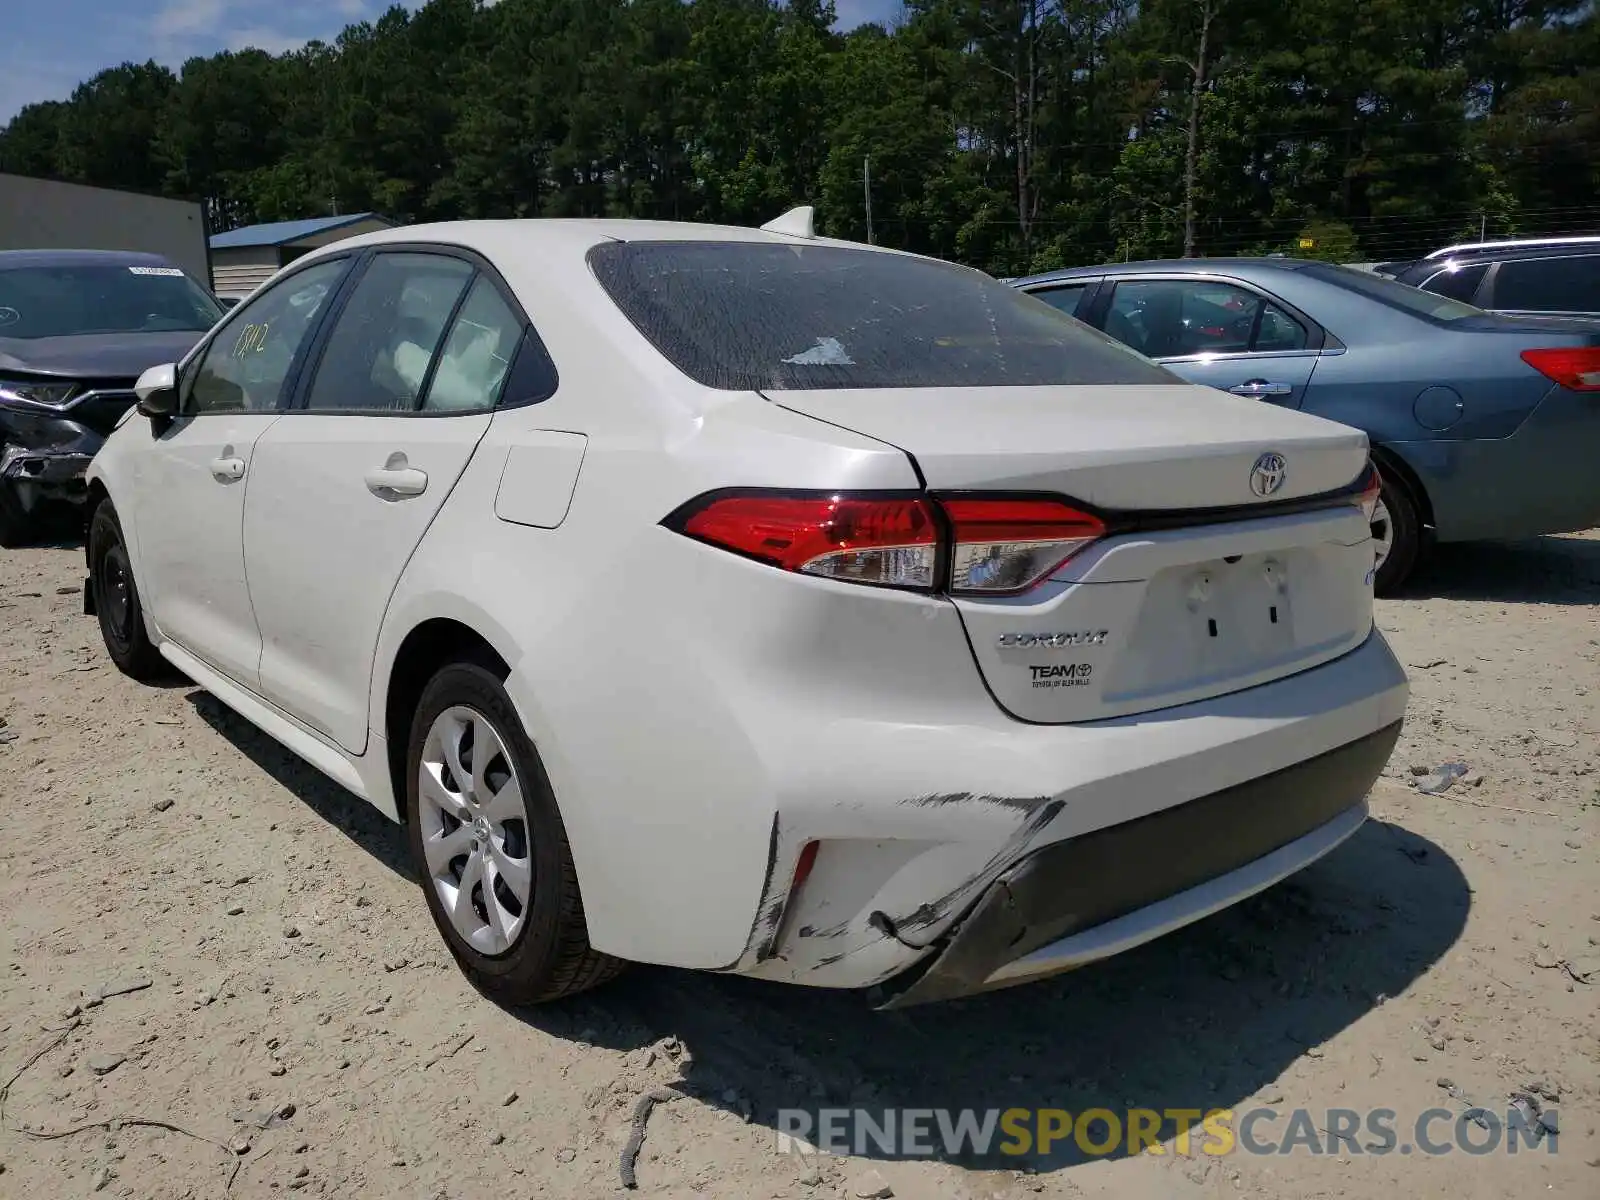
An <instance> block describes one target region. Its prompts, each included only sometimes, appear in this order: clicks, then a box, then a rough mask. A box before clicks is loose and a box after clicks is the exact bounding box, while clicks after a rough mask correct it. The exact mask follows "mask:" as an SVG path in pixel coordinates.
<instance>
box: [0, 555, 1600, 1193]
mask: <svg viewBox="0 0 1600 1200" xmlns="http://www.w3.org/2000/svg"><path fill="white" fill-rule="evenodd" d="M81 577H82V557H81V551H80V550H78V549H76V548H73V547H70V546H60V547H50V548H41V549H33V550H23V551H14V552H0V720H3V727H0V743H3V744H0V821H3V828H4V831H5V836H4V838H3V839H0V912H3V914H4V915H3V920H0V1083H4V1081H5V1080H7V1079H14V1082H13V1083H11V1084H10V1086H9V1087H8V1088H7V1089H6V1090H5V1092H4V1093H0V1095H3V1101H4V1103H3V1112H0V1164H3V1167H0V1171H3V1173H0V1196H3V1197H28V1198H36V1200H42V1198H46V1197H58V1196H62V1197H68V1196H70V1197H75V1196H81V1195H92V1194H95V1193H96V1192H103V1193H104V1194H105V1195H108V1196H121V1197H130V1196H131V1197H207V1198H209V1197H221V1196H225V1195H227V1196H239V1197H265V1196H284V1195H287V1194H291V1193H299V1194H307V1195H322V1196H337V1197H368V1196H370V1197H384V1198H388V1197H418V1198H420V1200H436V1198H439V1197H447V1198H449V1200H468V1198H472V1197H501V1196H505V1197H523V1196H551V1197H597V1196H608V1195H613V1194H621V1192H620V1186H619V1169H618V1156H619V1152H620V1151H621V1150H622V1148H623V1145H624V1143H625V1141H626V1139H627V1137H628V1134H629V1131H630V1121H631V1118H632V1115H633V1112H634V1107H635V1104H636V1102H637V1101H638V1099H639V1097H640V1096H641V1095H642V1094H644V1093H646V1092H648V1091H649V1090H651V1089H652V1087H654V1086H659V1085H664V1084H668V1083H672V1082H674V1081H678V1090H679V1091H680V1092H681V1093H682V1098H680V1099H678V1100H676V1101H675V1102H672V1103H663V1104H660V1105H658V1106H657V1107H656V1108H655V1110H654V1112H653V1113H652V1114H650V1117H649V1122H648V1131H647V1138H646V1141H645V1143H644V1148H643V1152H642V1153H641V1154H640V1155H639V1158H638V1163H637V1172H638V1193H637V1194H639V1195H642V1196H652V1197H688V1196H704V1197H713V1198H727V1200H752V1198H760V1197H811V1196H817V1197H861V1196H872V1195H878V1196H884V1195H888V1194H889V1193H890V1192H892V1194H893V1195H895V1196H900V1197H907V1198H915V1197H928V1198H938V1200H963V1198H966V1197H996V1198H1011V1197H1026V1196H1034V1195H1043V1196H1073V1197H1076V1196H1118V1197H1121V1196H1130V1197H1140V1196H1152V1197H1154V1196H1160V1197H1176V1198H1178V1200H1184V1198H1187V1197H1217V1196H1259V1197H1270V1198H1273V1200H1286V1198H1293V1197H1362V1198H1365V1197H1377V1196H1406V1197H1408V1198H1411V1200H1425V1198H1431V1197H1449V1198H1450V1200H1468V1198H1475V1197H1485V1198H1487V1197H1495V1198H1497V1200H1498V1198H1499V1197H1505V1196H1511V1195H1517V1196H1532V1195H1535V1194H1538V1195H1545V1194H1551V1195H1560V1196H1573V1197H1585V1198H1587V1200H1594V1198H1595V1197H1597V1196H1600V1136H1597V1133H1596V1127H1597V1125H1600V866H1597V849H1600V773H1597V768H1600V742H1597V734H1600V607H1597V605H1600V536H1597V535H1589V536H1585V537H1568V538H1546V539H1541V540H1538V541H1534V542H1528V543H1520V544H1516V545H1507V546H1491V547H1475V548H1468V549H1453V550H1451V551H1449V552H1448V553H1442V554H1441V555H1440V556H1439V557H1438V559H1437V560H1436V561H1435V563H1434V564H1433V565H1432V567H1431V568H1430V569H1429V570H1428V571H1427V572H1426V574H1425V575H1424V577H1423V578H1422V579H1421V581H1420V582H1419V583H1418V585H1417V587H1416V588H1415V589H1414V594H1413V595H1412V596H1410V597H1409V598H1406V599H1404V600H1399V601H1394V602H1386V603H1384V604H1382V605H1381V606H1380V614H1379V621H1380V624H1381V625H1382V627H1383V628H1384V629H1385V630H1387V631H1388V633H1389V634H1390V636H1391V638H1392V640H1393V643H1394V645H1395V647H1396V650H1397V652H1398V653H1399V654H1400V656H1401V657H1402V658H1403V660H1404V661H1405V662H1406V663H1407V664H1408V667H1409V670H1410V674H1411V676H1412V679H1413V684H1414V697H1413V701H1412V705H1411V712H1410V717H1409V722H1408V726H1407V729H1406V733H1405V737H1404V740H1403V742H1402V743H1401V745H1400V747H1399V749H1398V750H1397V751H1396V755H1395V758H1394V760H1393V762H1392V763H1391V766H1390V768H1389V771H1388V776H1387V777H1386V778H1385V779H1384V780H1383V781H1382V782H1380V784H1379V785H1378V788H1377V789H1376V791H1375V792H1374V795H1373V808H1374V814H1375V819H1374V820H1372V821H1371V822H1369V823H1368V825H1367V826H1366V828H1365V829H1364V830H1363V831H1362V832H1361V833H1359V834H1358V835H1357V836H1356V837H1355V838H1354V839H1352V840H1351V842H1349V843H1347V844H1346V845H1345V846H1344V847H1343V848H1341V849H1340V850H1339V851H1338V852H1337V853H1335V854H1334V855H1332V856H1330V857H1329V858H1328V859H1326V860H1324V861H1323V862H1321V863H1319V864H1317V865H1316V866H1315V867H1313V868H1312V869H1311V870H1309V871H1307V872H1305V873H1303V874H1302V875H1300V876H1299V877H1297V878H1295V879H1293V880H1291V881H1289V882H1288V883H1286V884H1283V885H1280V886H1279V887H1277V888H1275V889H1273V890H1271V891H1269V892H1267V893H1265V894H1264V895H1262V896H1260V897H1258V898H1257V899H1255V900H1253V901H1251V902H1248V903H1246V904H1244V905H1242V906H1239V907H1238V908H1236V909H1233V910H1231V911H1229V912H1226V913H1224V914H1221V915H1219V916H1217V917H1214V918H1212V919H1210V920H1208V921H1205V922H1203V923H1201V924H1199V925H1197V926H1194V927H1192V928H1191V929H1189V930H1186V931H1184V932H1182V933H1180V934H1177V935H1174V936H1171V937H1168V938H1166V939H1165V940H1162V941H1160V942H1157V943H1155V944H1152V945H1150V946H1147V947H1145V948H1143V949H1141V950H1139V951H1136V952H1134V953H1131V954H1128V955H1125V956H1123V957H1121V958H1119V959H1116V960H1114V961H1111V962H1109V963H1105V964H1102V965H1099V966H1096V967H1093V968H1090V969H1086V970H1084V971H1081V972H1079V973H1077V974H1074V975H1069V976H1065V977H1062V978H1060V979H1057V980H1054V981H1051V982H1048V983H1045V984H1041V985H1037V986H1033V987H1029V988H1023V989H1017V990H1014V991H1011V992H1006V993H1000V994H997V995H993V996H990V997H986V998H982V999H978V1000H973V1001H968V1002H963V1003H959V1004H954V1005H948V1006H944V1007H936V1008H924V1009H917V1010H912V1011H910V1012H908V1013H906V1014H904V1015H897V1016H886V1015H881V1014H875V1013H873V1012H871V1011H870V1010H869V1009H868V1008H867V1007H866V1005H865V1003H864V1002H863V1001H862V1000H861V999H860V998H858V997H853V996H840V995H826V994H817V993H814V992H806V991H797V990H790V989H783V988H779V987H774V986H770V985H760V984H752V983H749V982H745V981H740V980H735V979H727V978H712V977H701V976H696V975H691V974H686V973H682V972H675V971H668V970H660V969H638V970H635V971H633V972H632V973H631V974H629V975H628V976H627V977H625V978H624V979H623V980H622V981H620V982H619V983H617V984H616V985H614V986H612V987H609V988H607V989H605V990H604V991H601V992H598V993H595V994H592V995H590V996H587V997H584V998H582V999H580V1000H578V1001H576V1002H573V1003H569V1004H566V1005H563V1006H559V1007H555V1008H550V1009H543V1010H539V1011H528V1012H516V1011H507V1010H505V1009H502V1008H499V1007H496V1006H495V1005H493V1004H491V1003H489V1002H488V1001H486V1000H484V999H483V998H481V997H480V996H478V995H477V994H476V993H475V992H473V991H472V990H471V989H470V988H469V987H468V986H467V984H466V983H465V982H464V981H463V980H462V978H461V977H460V976H459V974H458V973H457V972H456V971H455V969H454V968H453V966H452V965H451V963H450V962H449V960H448V958H447V955H446V953H445V951H444V949H443V947H442V945H441V943H440V942H439V941H438V940H437V938H436V935H435V932H434V930H433V928H432V926H431V924H430V922H429V919H428V916H427V913H426V910H425V908H424V905H423V901H422V897H421V895H420V893H419V892H418V890H417V885H416V883H415V882H414V881H413V877H412V875H411V872H410V869H409V866H408V864H407V862H406V854H405V846H404V842H403V839H402V837H401V835H400V831H399V830H398V829H397V828H396V827H392V826H390V825H388V824H387V823H386V822H385V821H384V820H383V819H382V818H381V817H379V816H378V815H377V814H376V813H375V812H373V811H371V810H369V809H367V808H366V807H365V806H363V805H362V804H360V803H359V802H357V801H355V800H354V799H353V798H351V797H350V796H348V795H347V794H345V793H343V792H342V791H341V790H340V789H339V788H337V787H336V786H334V785H333V784H331V783H329V782H327V781H325V780H324V779H322V778H321V777H320V776H318V775H317V774H315V773H314V772H313V771H312V770H311V769H310V768H308V767H306V766H304V765H302V764H301V763H300V762H298V761H297V760H295V759H293V758H291V757H290V756H289V755H288V754H287V753H286V752H285V751H283V750H281V749H279V748H278V747H277V746H276V745H275V744H274V743H272V742H270V741H269V740H268V739H267V738H265V737H264V736H262V735H261V734H259V733H257V732H255V731H254V730H253V729H252V728H251V727H249V726H248V725H246V724H245V723H244V722H242V721H241V720H239V719H237V718H235V717H233V716H232V715H231V714H229V713H228V712H227V711H226V710H224V709H222V707H221V706H220V705H218V704H217V703H215V702H214V701H212V700H210V699H209V698H208V697H206V696H205V695H204V694H202V693H200V692H198V691H196V690H195V689H194V688H192V687H190V686H178V685H175V686H172V687H170V688H165V689H152V688H146V687H141V686H139V685H136V684H134V683H132V682H130V681H128V680H126V679H124V678H122V677H121V676H120V675H119V674H118V673H117V672H116V671H115V670H114V669H113V668H112V667H111V666H110V665H109V663H108V662H107V660H106V658H105V656H104V653H103V650H102V648H101V645H100V638H99V632H98V630H97V628H96V626H95V623H94V621H93V620H92V619H90V618H86V617H83V616H80V615H79V612H80V598H79V595H78V591H77V587H78V584H79V582H80V580H81ZM1455 760H1459V761H1462V762H1465V763H1466V764H1467V765H1468V767H1469V769H1470V770H1471V772H1472V773H1473V776H1481V780H1480V779H1477V778H1474V777H1469V778H1468V779H1466V780H1463V781H1462V782H1461V783H1459V784H1457V785H1456V786H1455V787H1453V788H1452V789H1451V790H1450V791H1448V792H1447V793H1445V794H1444V795H1441V796H1428V795H1424V794H1421V793H1420V792H1418V791H1417V790H1415V788H1413V787H1412V786H1411V785H1410V780H1411V778H1412V772H1411V768H1412V767H1413V766H1415V767H1417V768H1423V769H1426V768H1433V767H1437V766H1438V765H1440V764H1441V763H1445V762H1450V761H1455ZM708 869H711V868H710V867H709V866H708ZM1518 1091H1523V1092H1530V1093H1531V1094H1532V1097H1533V1099H1532V1103H1536V1104H1539V1105H1540V1106H1541V1108H1542V1110H1550V1109H1554V1110H1556V1111H1557V1112H1558V1114H1559V1116H1558V1118H1556V1119H1555V1120H1554V1121H1553V1122H1552V1123H1556V1124H1558V1128H1559V1137H1558V1144H1557V1148H1556V1152H1555V1153H1549V1152H1548V1149H1547V1147H1548V1142H1541V1143H1540V1145H1539V1146H1538V1147H1537V1148H1535V1149H1534V1150H1531V1151H1530V1150H1527V1149H1526V1148H1525V1149H1524V1150H1523V1151H1522V1152H1521V1153H1518V1154H1515V1155H1511V1154H1506V1153H1503V1152H1502V1153H1498V1154H1491V1155H1485V1156H1472V1155H1467V1154H1465V1153H1462V1152H1459V1151H1457V1152H1453V1153H1450V1154H1446V1155H1443V1156H1439V1157H1428V1156H1422V1155H1420V1154H1413V1155H1401V1154H1398V1153H1394V1154H1387V1155H1378V1154H1372V1153H1366V1152H1361V1148H1360V1146H1359V1144H1358V1146H1357V1149H1356V1152H1352V1151H1351V1148H1350V1147H1349V1146H1348V1145H1346V1146H1343V1147H1335V1152H1334V1153H1331V1154H1328V1155H1325V1156H1320V1157H1319V1156H1314V1155H1312V1154H1310V1153H1308V1152H1306V1151H1305V1150H1304V1149H1303V1148H1302V1149H1300V1150H1297V1151H1296V1152H1295V1153H1293V1154H1289V1155H1283V1156H1265V1157H1262V1156H1253V1155H1248V1154H1244V1153H1234V1154H1231V1155H1226V1156H1220V1157H1219V1156H1210V1155H1204V1154H1200V1153H1196V1152H1194V1150H1193V1147H1191V1153H1190V1154H1188V1155H1184V1154H1180V1153H1177V1152H1176V1151H1177V1150H1178V1149H1179V1147H1178V1146H1177V1145H1176V1143H1175V1142H1169V1143H1168V1144H1167V1146H1166V1147H1165V1148H1166V1149H1167V1150H1168V1153H1165V1154H1160V1155H1157V1154H1151V1153H1145V1154H1139V1155H1134V1156H1129V1155H1127V1154H1126V1153H1119V1154H1114V1155H1110V1156H1106V1157H1093V1156H1086V1155H1084V1154H1082V1153H1081V1152H1080V1151H1078V1150H1077V1149H1076V1148H1073V1147H1071V1143H1070V1142H1069V1143H1068V1144H1067V1148H1065V1149H1064V1148H1062V1147H1056V1148H1054V1150H1053V1152H1052V1154H1051V1155H1050V1156H1048V1157H1047V1158H1045V1159H1043V1160H1036V1161H1032V1162H1030V1163H1028V1164H1027V1165H1026V1166H1027V1169H1025V1170H1018V1169H1016V1168H1017V1165H1018V1164H1017V1163H1016V1161H1015V1160H1011V1159H1004V1158H1002V1157H1000V1156H998V1155H997V1156H994V1157H992V1158H984V1159H980V1160H976V1161H962V1162H926V1161H924V1162H908V1161H903V1160H895V1159H890V1158H887V1157H884V1156H881V1155H878V1156H874V1155H873V1154H870V1153H869V1155H868V1157H867V1158H854V1157H849V1158H844V1157H829V1156H821V1157H818V1158H814V1159H808V1158H805V1157H794V1156H789V1155H780V1154H778V1153H777V1152H776V1149H775V1146H776V1136H775V1133H774V1129H775V1127H776V1121H777V1116H776V1114H777V1112H778V1110H779V1109H783V1108H793V1107H811V1108H817V1107H822V1106H843V1105H861V1106H865V1107H868V1108H870V1109H873V1110H879V1109H882V1108H885V1107H897V1108H901V1107H912V1108H932V1107H953V1108H959V1107H976V1108H990V1107H1002V1108H1003V1107H1010V1106H1043V1107H1057V1108H1063V1109H1067V1110H1070V1111H1073V1112H1081V1111H1083V1110H1085V1109H1087V1108H1090V1107H1095V1106H1103V1107H1108V1108H1112V1109H1122V1108H1124V1107H1126V1106H1144V1107H1152V1108H1157V1109H1165V1108H1231V1109H1235V1110H1244V1109H1248V1108H1251V1107H1259V1106H1269V1107H1272V1108H1273V1109H1275V1110H1279V1111H1282V1112H1284V1113H1287V1112H1288V1111H1289V1110H1292V1109H1295V1108H1297V1107H1304V1108H1306V1109H1309V1110H1311V1111H1312V1112H1313V1113H1321V1112H1323V1111H1325V1110H1326V1109H1328V1108H1331V1107H1340V1108H1353V1109H1357V1110H1364V1109H1369V1108H1373V1107H1378V1108H1389V1109H1393V1110H1395V1111H1396V1112H1397V1113H1398V1114H1399V1117H1398V1123H1399V1125H1400V1128H1401V1133H1402V1135H1403V1134H1404V1133H1406V1132H1407V1126H1406V1122H1407V1121H1408V1120H1409V1119H1411V1118H1413V1117H1414V1116H1415V1115H1417V1114H1420V1113H1423V1112H1425V1111H1426V1110H1428V1109H1430V1108H1439V1107H1442V1108H1444V1109H1447V1110H1449V1112H1450V1113H1452V1114H1460V1113H1465V1112H1466V1111H1467V1110H1469V1109H1471V1108H1473V1107H1474V1106H1477V1105H1481V1106H1483V1107H1485V1108H1488V1109H1491V1110H1497V1111H1499V1112H1504V1111H1505V1109H1506V1106H1507V1104H1508V1103H1509V1102H1510V1101H1509V1097H1510V1096H1511V1094H1512V1093H1516V1092H1518ZM1525 1103H1526V1102H1525ZM1317 1124H1319V1125H1320V1124H1321V1121H1320V1119H1319V1120H1318V1121H1317ZM1268 1128H1269V1132H1270V1128H1271V1127H1268ZM1277 1129H1278V1130H1279V1131H1280V1132H1281V1131H1282V1125H1281V1124H1280V1125H1279V1126H1278V1127H1277ZM1450 1129H1451V1125H1450V1123H1449V1122H1445V1123H1444V1124H1443V1125H1440V1126H1437V1127H1436V1128H1435V1140H1436V1141H1438V1140H1441V1139H1442V1140H1445V1141H1448V1140H1449V1132H1450ZM1324 1132H1326V1131H1324ZM1402 1140H1407V1139H1405V1138H1404V1137H1402Z"/></svg>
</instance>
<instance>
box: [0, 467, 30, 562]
mask: <svg viewBox="0 0 1600 1200" xmlns="http://www.w3.org/2000/svg"><path fill="white" fill-rule="evenodd" d="M32 524H33V523H32V522H31V521H29V520H28V514H27V513H25V512H23V511H22V501H20V500H18V499H17V493H16V489H15V488H13V487H12V485H11V484H9V483H7V482H6V481H5V480H3V479H0V546H4V547H5V548H6V549H8V550H9V549H13V548H15V547H17V546H21V545H24V544H26V542H27V540H28V533H29V531H30V529H31V526H32Z"/></svg>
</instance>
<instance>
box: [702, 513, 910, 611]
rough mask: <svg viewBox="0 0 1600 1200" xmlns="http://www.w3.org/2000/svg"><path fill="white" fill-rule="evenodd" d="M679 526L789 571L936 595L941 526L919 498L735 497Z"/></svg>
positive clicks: (705, 540)
mask: <svg viewBox="0 0 1600 1200" xmlns="http://www.w3.org/2000/svg"><path fill="white" fill-rule="evenodd" d="M679 528H681V529H682V531H683V532H684V533H686V534H688V535H689V536H690V537H693V538H699V539H700V540H701V541H703V542H709V543H711V544H712V545H713V546H721V547H723V548H724V549H727V550H734V551H737V552H738V553H740V554H745V555H748V556H750V557H751V558H756V559H760V560H762V561H763V562H768V563H771V564H772V565H773V566H775V567H782V568H783V569H784V570H786V571H799V572H801V573H802V574H805V575H821V576H823V577H825V578H828V579H840V580H845V581H848V582H851V583H872V584H878V585H880V586H883V587H899V588H915V589H918V590H923V591H927V590H931V589H932V588H933V586H934V571H935V568H936V567H937V564H938V559H939V527H938V521H937V519H936V518H935V516H934V514H933V509H932V507H931V505H930V504H929V502H928V501H927V500H925V499H920V498H899V497H894V498H878V497H872V496H845V495H837V496H793V495H784V494H783V493H781V492H773V493H737V494H733V495H725V496H720V497H716V498H713V499H711V500H710V501H709V502H707V503H705V504H703V505H701V506H700V507H698V508H696V509H693V510H692V511H691V512H690V513H689V515H688V516H687V517H685V518H683V519H682V520H681V522H680V523H679Z"/></svg>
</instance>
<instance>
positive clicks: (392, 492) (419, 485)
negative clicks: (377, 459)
mask: <svg viewBox="0 0 1600 1200" xmlns="http://www.w3.org/2000/svg"><path fill="white" fill-rule="evenodd" d="M365 478H366V483H367V491H369V492H371V493H372V494H373V495H374V496H383V497H387V496H420V495H422V493H423V492H425V491H427V490H428V475H427V472H425V471H419V470H417V468H416V467H375V468H373V469H372V470H370V471H368V472H367V474H366V477H365Z"/></svg>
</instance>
